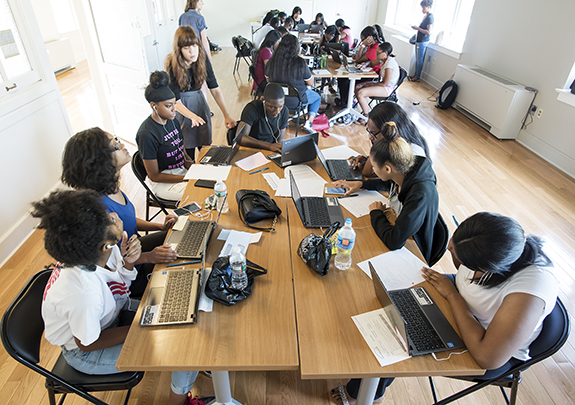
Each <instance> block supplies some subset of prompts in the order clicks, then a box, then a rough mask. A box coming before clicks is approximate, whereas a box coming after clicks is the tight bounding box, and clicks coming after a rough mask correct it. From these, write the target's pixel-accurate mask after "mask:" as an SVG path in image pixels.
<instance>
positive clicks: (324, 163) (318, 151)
mask: <svg viewBox="0 0 575 405" xmlns="http://www.w3.org/2000/svg"><path fill="white" fill-rule="evenodd" d="M315 150H316V152H317V157H318V159H319V161H320V162H321V164H322V165H323V168H324V169H325V171H326V172H327V174H329V175H330V176H331V173H330V172H329V167H327V162H326V160H325V156H324V155H323V153H322V152H321V149H320V148H319V146H317V144H316V145H315Z"/></svg>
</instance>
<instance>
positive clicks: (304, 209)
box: [289, 171, 344, 228]
mask: <svg viewBox="0 0 575 405" xmlns="http://www.w3.org/2000/svg"><path fill="white" fill-rule="evenodd" d="M289 178H290V186H291V196H292V199H293V202H294V204H295V207H296V209H297V212H298V213H299V216H300V218H301V222H302V223H303V226H305V227H306V228H327V227H329V226H331V224H333V223H334V222H336V221H339V224H340V226H343V224H344V220H343V214H342V212H341V207H340V206H339V201H338V199H337V197H302V196H301V193H300V192H299V189H298V187H297V183H296V182H295V179H294V177H293V174H292V172H291V171H290V172H289Z"/></svg>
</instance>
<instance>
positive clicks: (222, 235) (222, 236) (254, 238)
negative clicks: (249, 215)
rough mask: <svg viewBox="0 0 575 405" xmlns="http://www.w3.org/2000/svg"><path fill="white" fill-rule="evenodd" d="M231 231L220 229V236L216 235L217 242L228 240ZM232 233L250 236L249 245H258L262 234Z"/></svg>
mask: <svg viewBox="0 0 575 405" xmlns="http://www.w3.org/2000/svg"><path fill="white" fill-rule="evenodd" d="M231 231H232V230H231V229H222V230H221V232H220V234H219V235H218V240H226V239H228V236H230V232H231ZM234 232H240V233H245V234H248V235H250V238H251V239H250V243H258V242H259V241H260V239H261V238H262V232H253V233H252V232H242V231H234Z"/></svg>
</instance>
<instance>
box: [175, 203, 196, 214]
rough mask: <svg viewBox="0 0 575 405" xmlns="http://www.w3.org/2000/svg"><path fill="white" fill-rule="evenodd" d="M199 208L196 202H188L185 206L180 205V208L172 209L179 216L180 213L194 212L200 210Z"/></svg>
mask: <svg viewBox="0 0 575 405" xmlns="http://www.w3.org/2000/svg"><path fill="white" fill-rule="evenodd" d="M201 209H202V208H201V207H200V206H199V205H198V204H196V203H191V204H188V205H186V206H184V207H180V208H178V209H175V210H174V214H176V215H177V216H180V215H190V214H193V213H195V212H198V211H200V210H201Z"/></svg>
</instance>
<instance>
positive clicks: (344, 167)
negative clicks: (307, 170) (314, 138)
mask: <svg viewBox="0 0 575 405" xmlns="http://www.w3.org/2000/svg"><path fill="white" fill-rule="evenodd" d="M315 148H316V152H317V157H318V158H319V161H320V162H321V164H322V165H323V167H324V168H325V171H326V172H327V174H328V176H329V178H330V179H331V180H332V181H335V180H348V181H356V180H363V175H362V174H361V170H358V169H355V170H353V169H352V168H351V166H350V165H349V162H348V161H347V160H346V159H328V160H326V158H325V156H324V155H323V153H322V151H321V149H320V148H319V146H317V145H315Z"/></svg>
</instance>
